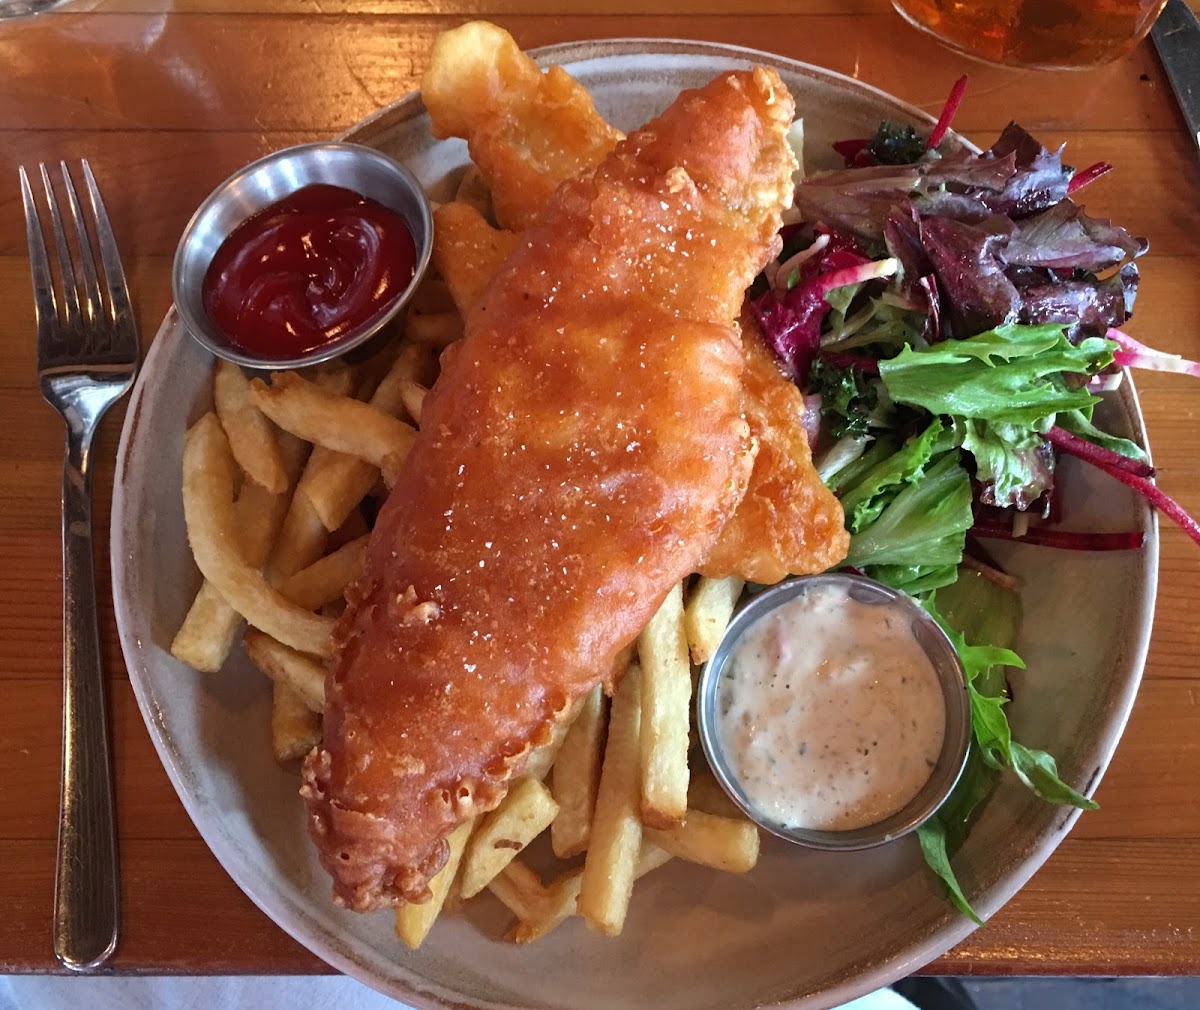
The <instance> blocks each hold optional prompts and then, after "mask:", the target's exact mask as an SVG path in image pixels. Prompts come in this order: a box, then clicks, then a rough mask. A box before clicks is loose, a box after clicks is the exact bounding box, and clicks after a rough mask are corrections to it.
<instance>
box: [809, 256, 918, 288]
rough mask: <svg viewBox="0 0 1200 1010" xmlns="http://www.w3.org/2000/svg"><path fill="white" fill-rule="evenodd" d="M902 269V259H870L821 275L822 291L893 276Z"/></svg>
mask: <svg viewBox="0 0 1200 1010" xmlns="http://www.w3.org/2000/svg"><path fill="white" fill-rule="evenodd" d="M899 269H900V261H899V260H898V259H894V258H893V257H891V256H889V257H888V258H887V259H882V260H869V261H868V262H866V263H862V264H859V265H857V266H852V267H842V268H841V269H840V270H831V271H830V272H829V273H827V274H822V275H821V278H820V280H821V290H822V292H829V291H832V290H833V289H834V288H844V287H845V286H846V285H847V284H861V283H863V281H875V280H882V279H883V278H884V277H891V276H892V275H893V274H895V273H896V272H897V271H898V270H899Z"/></svg>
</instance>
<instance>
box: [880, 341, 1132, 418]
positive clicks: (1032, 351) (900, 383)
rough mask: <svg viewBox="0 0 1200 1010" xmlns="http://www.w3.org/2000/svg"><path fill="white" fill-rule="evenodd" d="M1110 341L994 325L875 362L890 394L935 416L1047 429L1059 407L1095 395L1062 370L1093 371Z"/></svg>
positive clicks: (1105, 359)
mask: <svg viewBox="0 0 1200 1010" xmlns="http://www.w3.org/2000/svg"><path fill="white" fill-rule="evenodd" d="M1115 349H1116V345H1115V344H1114V343H1112V341H1109V340H1101V339H1099V338H1097V337H1089V338H1087V339H1085V340H1083V341H1082V342H1081V343H1080V344H1079V345H1078V346H1076V345H1074V344H1072V343H1071V342H1070V341H1069V340H1067V338H1066V336H1065V335H1064V333H1063V329H1062V326H1061V325H1058V324H1049V325H1044V326H1020V325H1011V326H1001V327H997V328H996V329H994V330H989V331H987V332H986V333H981V334H979V335H978V336H975V337H970V338H968V339H966V340H944V341H942V342H941V343H938V344H934V345H933V346H931V347H927V348H925V349H923V350H914V349H912V348H905V349H904V350H903V351H901V352H900V354H898V355H897V356H896V357H894V358H890V359H888V360H886V361H881V362H880V363H879V372H880V375H881V376H882V377H883V381H884V384H885V385H886V387H887V390H888V393H889V394H890V395H891V398H892V399H893V400H894V401H895V402H897V403H906V404H910V405H912V406H917V407H924V408H925V409H926V410H928V411H930V412H931V413H934V414H948V415H951V416H956V417H964V418H973V419H975V420H982V421H993V422H1003V423H1009V424H1015V425H1021V426H1023V427H1025V428H1035V427H1042V428H1044V427H1048V426H1049V425H1050V424H1052V423H1053V421H1054V415H1055V414H1057V413H1058V412H1060V411H1068V410H1076V409H1085V410H1086V409H1090V408H1091V406H1092V404H1094V403H1096V402H1098V398H1097V397H1094V396H1092V395H1091V394H1090V393H1089V392H1087V390H1086V389H1084V388H1082V387H1073V386H1072V385H1070V384H1068V382H1067V381H1066V379H1065V378H1064V376H1063V373H1080V374H1085V375H1093V374H1095V373H1096V372H1099V371H1100V370H1101V369H1103V368H1105V367H1107V366H1108V365H1109V364H1111V363H1112V360H1113V352H1114V350H1115Z"/></svg>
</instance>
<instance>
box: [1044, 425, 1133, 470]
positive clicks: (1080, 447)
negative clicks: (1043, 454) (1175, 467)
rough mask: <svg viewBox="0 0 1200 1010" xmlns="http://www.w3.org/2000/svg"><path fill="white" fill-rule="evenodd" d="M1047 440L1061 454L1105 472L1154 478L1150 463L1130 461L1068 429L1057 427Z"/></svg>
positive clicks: (1052, 430)
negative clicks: (1075, 457) (1082, 460)
mask: <svg viewBox="0 0 1200 1010" xmlns="http://www.w3.org/2000/svg"><path fill="white" fill-rule="evenodd" d="M1046 440H1047V441H1048V442H1050V444H1051V445H1053V446H1054V447H1055V448H1056V449H1058V450H1060V451H1061V452H1065V453H1068V454H1070V455H1072V456H1078V457H1079V458H1080V459H1085V460H1087V461H1088V462H1089V463H1094V464H1095V465H1096V466H1098V467H1100V468H1101V469H1103V470H1124V471H1125V472H1126V473H1131V474H1133V475H1134V476H1135V477H1153V476H1154V467H1152V466H1151V465H1150V464H1149V463H1143V462H1142V461H1141V460H1140V459H1130V458H1129V457H1128V456H1122V455H1121V454H1120V453H1119V452H1113V451H1112V450H1111V449H1105V448H1104V446H1102V445H1097V444H1096V443H1095V442H1089V441H1088V440H1087V439H1086V438H1080V437H1079V436H1078V435H1076V434H1074V433H1072V432H1069V431H1067V430H1066V428H1060V427H1058V426H1057V425H1055V426H1054V427H1053V428H1051V429H1050V430H1049V431H1048V432H1046Z"/></svg>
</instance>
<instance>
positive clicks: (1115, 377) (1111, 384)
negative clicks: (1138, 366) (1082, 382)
mask: <svg viewBox="0 0 1200 1010" xmlns="http://www.w3.org/2000/svg"><path fill="white" fill-rule="evenodd" d="M1124 378H1125V373H1124V372H1105V373H1104V374H1103V375H1093V376H1092V377H1091V378H1090V379H1088V384H1087V390H1088V392H1089V393H1111V392H1112V391H1113V390H1114V389H1120V388H1121V381H1122V380H1123V379H1124Z"/></svg>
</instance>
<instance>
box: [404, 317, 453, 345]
mask: <svg viewBox="0 0 1200 1010" xmlns="http://www.w3.org/2000/svg"><path fill="white" fill-rule="evenodd" d="M404 334H405V336H407V337H408V339H409V340H415V341H416V342H417V343H421V344H429V345H431V346H432V347H448V346H449V345H450V344H452V343H454V342H455V341H456V340H458V339H460V338H461V337H462V335H463V321H462V316H460V315H459V314H458V313H457V312H439V313H437V314H436V315H427V316H426V315H421V314H420V313H419V312H410V313H409V315H408V318H406V319H405V320H404Z"/></svg>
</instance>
